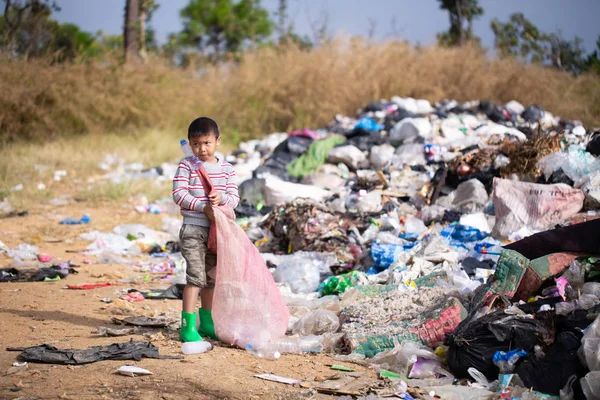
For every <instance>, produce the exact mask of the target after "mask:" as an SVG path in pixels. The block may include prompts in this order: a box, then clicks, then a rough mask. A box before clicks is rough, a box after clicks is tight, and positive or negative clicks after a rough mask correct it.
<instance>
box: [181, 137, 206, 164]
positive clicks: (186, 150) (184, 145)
mask: <svg viewBox="0 0 600 400" xmlns="http://www.w3.org/2000/svg"><path fill="white" fill-rule="evenodd" d="M179 145H180V146H181V152H182V153H183V155H184V156H185V158H186V159H187V160H188V162H189V163H190V164H191V165H192V168H194V169H198V168H200V166H201V165H202V161H201V160H200V159H199V158H198V157H196V155H195V154H194V152H193V151H192V148H191V147H190V144H189V143H188V141H187V140H185V139H181V140H180V141H179Z"/></svg>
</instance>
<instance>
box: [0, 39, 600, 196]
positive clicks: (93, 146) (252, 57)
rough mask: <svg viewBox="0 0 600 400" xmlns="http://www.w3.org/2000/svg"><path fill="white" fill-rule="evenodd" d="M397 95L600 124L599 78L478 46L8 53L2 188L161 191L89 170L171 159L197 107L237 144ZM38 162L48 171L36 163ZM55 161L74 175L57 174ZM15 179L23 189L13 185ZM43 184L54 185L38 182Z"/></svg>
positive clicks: (1, 124) (1, 102) (353, 43)
mask: <svg viewBox="0 0 600 400" xmlns="http://www.w3.org/2000/svg"><path fill="white" fill-rule="evenodd" d="M393 95H400V96H412V97H417V98H426V99H428V100H430V101H437V100H440V99H444V98H454V99H457V100H459V101H466V100H470V99H487V100H492V101H495V102H497V103H504V102H507V101H509V100H512V99H516V100H518V101H520V102H522V103H523V104H534V103H535V104H539V105H541V106H542V107H544V108H546V109H548V110H550V111H551V112H553V113H554V114H555V115H560V116H563V117H565V118H569V119H579V120H581V121H583V122H584V123H585V124H586V125H587V126H595V125H600V77H598V76H596V75H584V76H580V77H577V78H575V77H572V76H570V75H568V74H566V73H561V72H558V71H555V70H551V69H547V68H540V67H536V66H526V65H523V64H520V63H518V62H515V61H511V60H502V61H495V60H491V59H489V58H487V57H486V55H485V54H484V53H483V52H482V51H480V50H478V49H474V48H456V49H447V48H438V47H431V48H419V49H416V48H414V47H411V46H409V45H407V44H405V43H401V42H390V43H384V44H377V45H373V44H368V43H365V42H364V41H361V40H358V39H352V40H338V41H335V42H333V43H330V44H327V45H324V46H322V47H320V48H318V49H315V50H313V51H311V52H303V51H300V50H298V49H295V48H288V49H285V50H275V49H270V48H264V49H260V50H257V51H256V52H253V53H249V54H247V55H246V56H245V58H244V60H243V62H242V63H241V64H239V65H234V64H228V65H224V66H221V67H205V68H203V69H202V70H200V71H198V70H195V71H191V70H181V69H173V68H169V67H167V66H165V65H163V63H162V62H161V61H160V60H154V61H153V62H152V63H151V64H150V65H146V66H142V67H139V68H137V69H130V68H122V67H118V66H110V65H109V66H102V65H98V64H79V65H59V66H49V65H47V64H45V63H43V62H41V61H36V62H29V63H24V62H20V61H14V62H7V61H2V62H0V198H2V197H4V196H7V195H8V196H9V197H10V199H11V201H13V204H16V205H19V204H23V205H27V204H32V203H35V202H41V201H45V200H47V199H49V198H52V197H55V196H57V195H59V194H61V193H70V194H74V195H75V196H76V197H78V198H80V199H81V200H85V201H104V200H122V199H124V198H126V197H128V196H131V195H133V194H135V193H140V192H141V193H150V194H151V196H159V197H160V194H161V193H162V191H163V190H166V189H165V188H153V187H147V186H144V185H140V184H132V183H125V184H106V185H94V186H92V187H91V189H89V190H88V189H87V188H88V179H90V178H94V177H97V176H98V175H99V174H101V173H102V171H100V170H99V169H98V163H99V161H100V160H102V159H103V158H104V157H105V155H106V154H107V153H117V154H119V155H120V156H121V157H123V158H124V159H126V160H127V161H129V162H141V163H143V164H144V165H145V166H146V167H151V166H154V165H159V164H160V163H162V162H165V161H174V160H175V159H177V158H178V157H179V156H180V155H179V149H178V146H177V143H178V139H179V138H181V137H183V136H185V133H186V127H187V124H188V123H189V122H190V121H191V120H192V119H193V118H195V117H197V116H199V115H208V116H212V117H214V118H215V119H216V120H217V121H218V122H219V125H220V127H221V131H222V132H223V134H224V139H225V143H227V144H229V145H230V146H231V145H234V144H236V143H237V142H238V141H239V140H241V139H246V138H249V137H256V136H262V135H264V134H265V133H267V132H271V131H289V130H292V129H296V128H302V127H323V126H325V125H326V124H327V123H328V122H329V121H331V119H332V118H333V116H334V115H335V114H337V113H344V114H347V115H353V114H354V113H355V111H356V110H357V109H358V108H359V107H361V106H363V105H364V104H366V103H368V102H370V101H372V100H375V99H379V98H390V97H391V96H393ZM34 164H40V165H46V166H47V167H48V171H47V172H45V173H44V172H42V173H40V172H38V171H37V170H36V169H35V168H34ZM58 169H65V170H67V171H68V173H69V176H68V178H67V179H65V180H64V181H61V182H54V181H53V180H52V173H53V171H54V170H58ZM18 183H23V184H24V185H25V189H24V190H23V191H21V192H11V191H10V188H11V187H13V186H14V185H16V184H18ZM38 183H44V184H45V185H46V186H47V189H46V190H45V191H38V190H37V189H36V186H37V184H38ZM152 193H154V194H152ZM165 195H168V191H167V192H165Z"/></svg>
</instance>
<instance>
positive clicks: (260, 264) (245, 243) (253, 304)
mask: <svg viewBox="0 0 600 400" xmlns="http://www.w3.org/2000/svg"><path fill="white" fill-rule="evenodd" d="M199 172H200V176H201V177H203V179H202V180H203V182H202V184H203V185H205V191H206V192H211V191H212V185H211V182H210V179H208V174H206V170H205V169H204V168H201V169H200V171H199ZM205 180H207V182H204V181H205ZM209 188H210V189H209ZM214 214H215V220H214V221H213V222H212V224H211V228H210V232H209V237H208V240H209V243H208V247H209V249H210V248H211V246H215V245H216V253H217V276H216V278H215V281H216V283H215V292H214V298H213V309H212V315H213V320H214V323H215V333H216V335H217V337H218V338H219V339H220V340H221V341H223V342H225V343H230V344H233V345H236V346H239V347H241V348H245V347H246V345H248V344H252V345H255V346H256V345H257V344H260V343H264V342H269V341H271V340H277V339H279V338H280V337H282V336H283V335H285V332H286V330H287V326H288V320H289V318H290V313H289V311H288V308H287V305H286V304H285V301H284V300H283V297H282V296H281V293H280V292H279V289H278V288H277V285H275V281H274V280H273V276H272V275H271V273H270V272H269V269H268V268H267V266H266V264H265V261H264V260H263V258H262V257H261V255H260V253H259V252H258V249H257V248H256V247H255V246H254V244H253V243H252V242H251V241H250V239H248V236H247V235H246V232H244V230H243V229H242V228H240V227H239V226H238V224H237V223H236V222H235V213H234V212H233V209H232V208H231V207H229V206H219V207H214Z"/></svg>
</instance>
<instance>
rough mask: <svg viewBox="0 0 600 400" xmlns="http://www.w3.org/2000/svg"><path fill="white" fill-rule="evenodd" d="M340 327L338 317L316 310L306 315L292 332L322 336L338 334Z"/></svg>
mask: <svg viewBox="0 0 600 400" xmlns="http://www.w3.org/2000/svg"><path fill="white" fill-rule="evenodd" d="M339 327H340V320H339V318H338V316H337V315H336V314H335V313H334V312H332V311H329V310H315V311H311V312H310V313H308V314H305V315H304V316H303V317H302V318H300V320H298V322H296V324H295V325H294V329H293V330H292V332H293V333H294V334H300V335H322V334H324V333H333V332H336V331H337V330H338V329H339Z"/></svg>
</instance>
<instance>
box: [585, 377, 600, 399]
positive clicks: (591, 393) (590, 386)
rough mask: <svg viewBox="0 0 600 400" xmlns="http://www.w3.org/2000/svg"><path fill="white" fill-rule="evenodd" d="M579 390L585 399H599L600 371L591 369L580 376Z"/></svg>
mask: <svg viewBox="0 0 600 400" xmlns="http://www.w3.org/2000/svg"><path fill="white" fill-rule="evenodd" d="M581 390H582V391H583V394H584V395H585V398H586V399H587V400H600V371H592V372H590V373H588V374H587V375H586V376H584V377H583V378H581Z"/></svg>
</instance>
